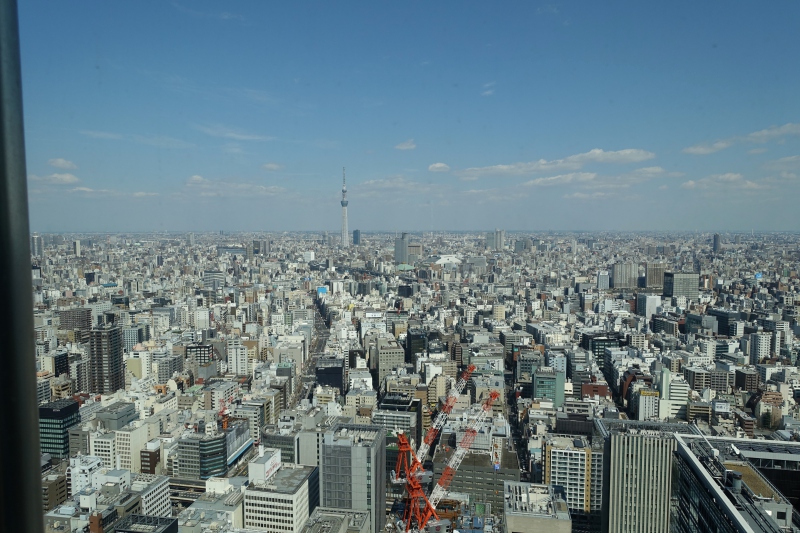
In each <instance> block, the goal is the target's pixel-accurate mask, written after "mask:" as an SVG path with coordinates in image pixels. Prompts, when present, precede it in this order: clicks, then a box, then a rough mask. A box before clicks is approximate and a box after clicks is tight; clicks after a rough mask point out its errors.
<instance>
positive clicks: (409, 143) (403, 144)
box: [395, 139, 417, 150]
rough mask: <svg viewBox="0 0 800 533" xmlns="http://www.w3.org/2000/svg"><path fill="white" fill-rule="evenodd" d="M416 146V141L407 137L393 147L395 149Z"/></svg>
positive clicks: (410, 148) (409, 148)
mask: <svg viewBox="0 0 800 533" xmlns="http://www.w3.org/2000/svg"><path fill="white" fill-rule="evenodd" d="M416 147H417V143H415V142H414V139H409V140H407V141H403V142H401V143H400V144H398V145H397V146H395V149H397V150H413V149H414V148H416Z"/></svg>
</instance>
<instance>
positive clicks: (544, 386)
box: [533, 366, 565, 409]
mask: <svg viewBox="0 0 800 533" xmlns="http://www.w3.org/2000/svg"><path fill="white" fill-rule="evenodd" d="M564 381H565V374H564V372H558V371H557V370H556V369H554V368H552V367H549V366H544V367H540V368H537V369H536V370H535V371H534V373H533V397H534V398H540V399H547V400H551V401H552V402H553V407H555V408H556V409H560V408H561V407H563V405H564Z"/></svg>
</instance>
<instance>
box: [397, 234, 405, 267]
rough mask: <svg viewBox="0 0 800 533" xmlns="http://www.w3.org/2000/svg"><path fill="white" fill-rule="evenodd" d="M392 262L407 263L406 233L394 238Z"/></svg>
mask: <svg viewBox="0 0 800 533" xmlns="http://www.w3.org/2000/svg"><path fill="white" fill-rule="evenodd" d="M394 262H395V263H397V264H398V265H402V264H405V263H408V233H403V235H402V236H401V237H399V238H397V239H395V240H394Z"/></svg>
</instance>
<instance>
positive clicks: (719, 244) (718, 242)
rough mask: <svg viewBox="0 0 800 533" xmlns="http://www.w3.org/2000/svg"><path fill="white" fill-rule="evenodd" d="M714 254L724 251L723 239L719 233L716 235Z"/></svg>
mask: <svg viewBox="0 0 800 533" xmlns="http://www.w3.org/2000/svg"><path fill="white" fill-rule="evenodd" d="M713 246H714V253H717V252H719V251H720V250H721V249H722V239H721V238H720V236H719V233H715V234H714V245H713Z"/></svg>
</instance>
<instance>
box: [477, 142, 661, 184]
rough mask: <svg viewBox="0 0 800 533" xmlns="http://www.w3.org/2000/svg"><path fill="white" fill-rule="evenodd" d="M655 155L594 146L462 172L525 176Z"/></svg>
mask: <svg viewBox="0 0 800 533" xmlns="http://www.w3.org/2000/svg"><path fill="white" fill-rule="evenodd" d="M655 156H656V155H655V154H654V153H653V152H648V151H647V150H639V149H635V148H629V149H625V150H616V151H614V150H610V151H606V150H602V149H600V148H595V149H593V150H589V151H588V152H584V153H581V154H574V155H571V156H568V157H565V158H564V159H553V160H550V161H548V160H546V159H539V160H538V161H530V162H526V163H512V164H507V165H493V166H489V167H473V168H468V169H466V170H465V171H464V172H463V174H464V175H465V176H467V177H481V176H525V175H530V174H536V173H540V172H551V171H554V170H555V171H557V170H580V169H581V168H583V167H584V166H585V165H587V164H589V163H611V164H626V163H639V162H641V161H646V160H648V159H652V158H654V157H655Z"/></svg>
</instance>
